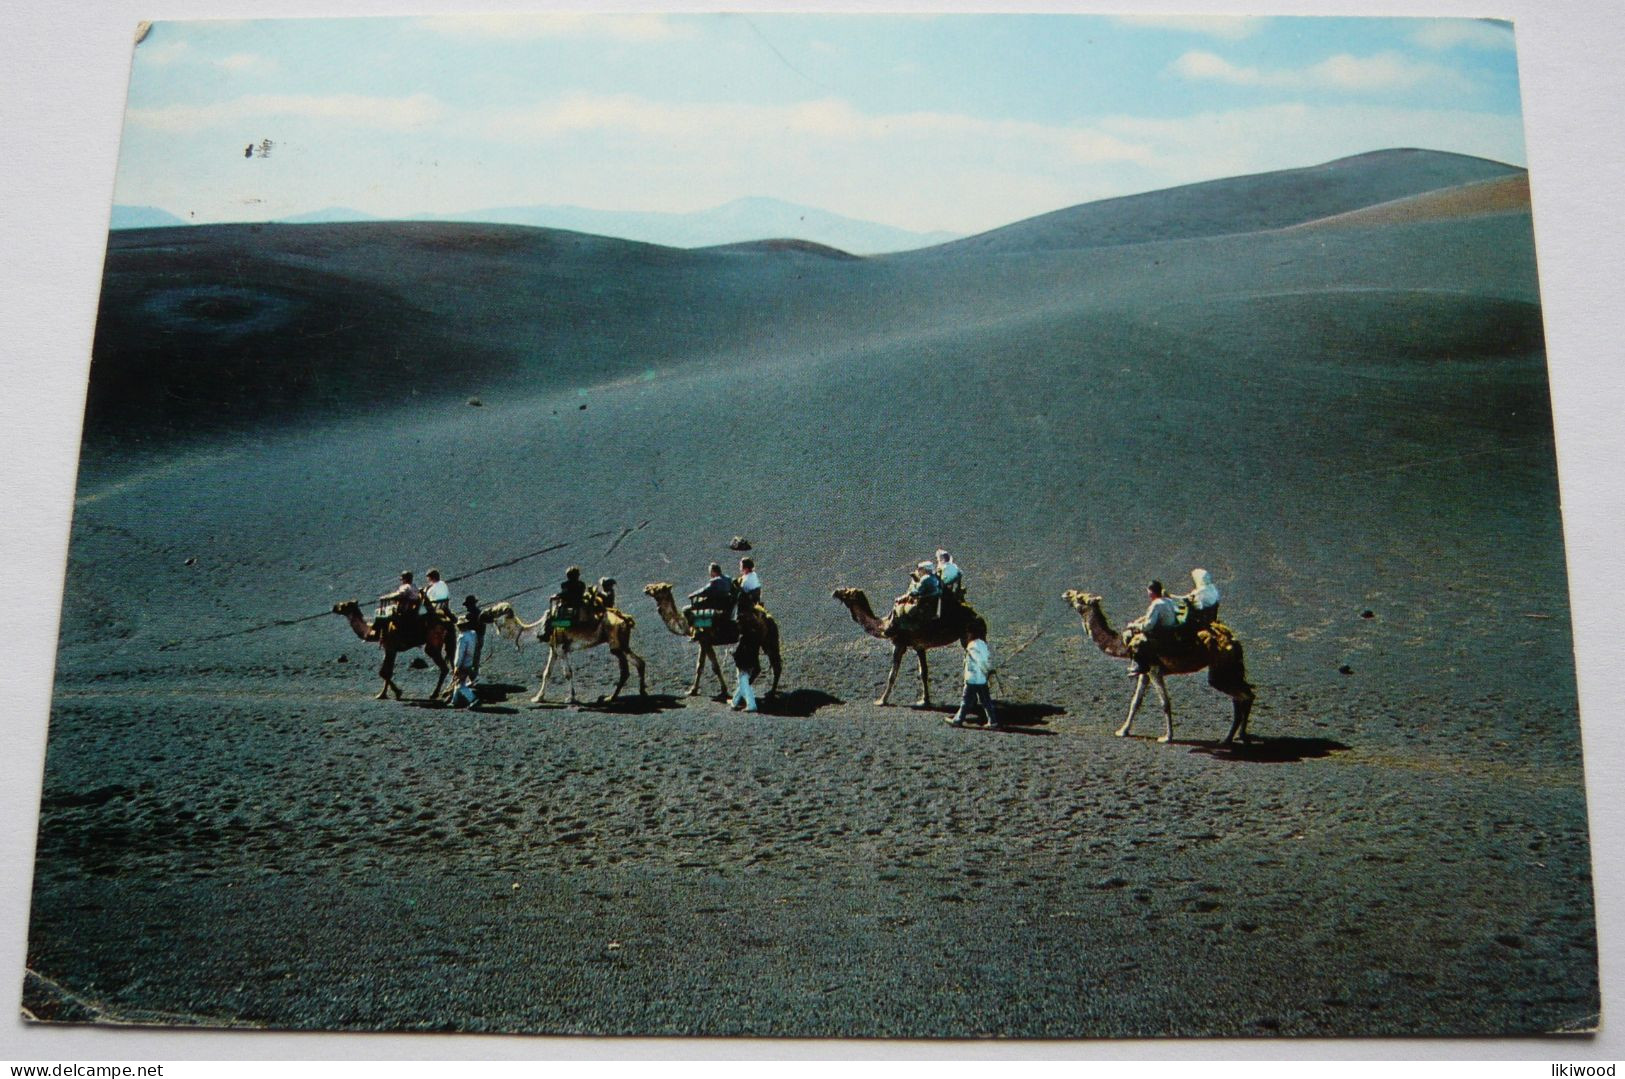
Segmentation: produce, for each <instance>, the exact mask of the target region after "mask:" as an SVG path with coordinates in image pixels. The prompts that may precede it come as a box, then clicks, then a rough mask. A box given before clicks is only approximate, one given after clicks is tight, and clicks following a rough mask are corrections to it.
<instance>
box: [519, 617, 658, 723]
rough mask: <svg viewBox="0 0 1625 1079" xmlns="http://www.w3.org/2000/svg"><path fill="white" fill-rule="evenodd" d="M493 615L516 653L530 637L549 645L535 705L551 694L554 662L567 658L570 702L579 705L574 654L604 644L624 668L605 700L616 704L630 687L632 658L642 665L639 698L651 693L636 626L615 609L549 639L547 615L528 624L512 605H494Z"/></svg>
mask: <svg viewBox="0 0 1625 1079" xmlns="http://www.w3.org/2000/svg"><path fill="white" fill-rule="evenodd" d="M489 613H490V615H491V620H492V621H493V622H494V623H496V627H497V632H498V633H500V634H502V636H503V637H505V638H506V639H508V640H510V641H512V642H513V646H514V650H515V651H518V650H519V649H520V648H521V647H523V646H524V643H525V640H526V638H533V639H536V640H539V641H544V642H545V643H546V644H547V665H546V666H544V667H543V668H542V685H541V688H540V689H538V690H537V691H536V696H534V697H532V698H531V699H530V703H532V704H541V703H542V697H543V695H545V694H546V693H547V678H548V675H549V674H550V673H551V672H552V670H553V661H554V660H555V659H558V658H560V657H563V659H564V679H565V682H566V683H567V684H568V685H569V687H570V703H571V704H575V703H577V702H576V683H575V668H574V667H572V666H571V665H570V653H571V651H572V650H574V649H577V648H583V649H585V648H596V647H597V646H599V645H601V644H607V645H609V651H610V654H611V655H613V656H614V657H615V660H616V662H618V663H619V664H620V665H621V678H620V681H618V682H616V683H615V689H614V690H613V691H612V692H611V693H610V694H609V696H607V697H604V698H601V699H602V700H605V701H612V700H614V699H615V698H616V697H618V696H620V694H621V687H622V686H624V685H626V678H627V673H628V672H627V667H626V661H627V659H628V658H630V659H631V660H632V662H633V663H636V664H637V665H638V695H639V696H644V695H645V694H646V693H647V692H648V691H647V690H646V689H645V688H644V683H643V657H642V656H640V655H638V654H637V653H636V652H634V651H632V628H633V626H635V625H636V623H635V622H634V621H633V620H632V617H631V616H630V615H628V614H624V613H623V612H621V611H620V610H618V609H616V608H614V607H611V608H609V609H608V610H607V611H605V612H604V616H603V617H602V618H595V619H591V620H587V619H577V620H576V621H575V623H574V624H573V625H570V626H555V627H554V628H553V631H552V632H551V633H549V634H547V635H546V636H545V637H544V636H543V635H542V626H543V623H545V622H546V621H547V617H546V616H545V615H544V616H542V617H541V618H538V619H537V620H536V621H534V622H526V621H524V620H522V619H521V618H520V617H519V615H518V613H517V612H515V611H514V609H513V604H511V603H496V604H492V606H491V607H490V608H489Z"/></svg>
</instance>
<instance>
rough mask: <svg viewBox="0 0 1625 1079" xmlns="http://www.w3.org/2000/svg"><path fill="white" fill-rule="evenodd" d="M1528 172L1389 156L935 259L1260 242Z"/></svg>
mask: <svg viewBox="0 0 1625 1079" xmlns="http://www.w3.org/2000/svg"><path fill="white" fill-rule="evenodd" d="M1523 172H1524V170H1523V169H1519V168H1515V167H1514V166H1511V165H1503V164H1501V163H1500V162H1498V161H1487V160H1484V159H1483V158H1477V157H1466V156H1464V155H1461V154H1445V153H1439V152H1438V151H1436V150H1382V151H1378V152H1376V153H1369V154H1361V155H1359V156H1358V157H1346V158H1340V159H1338V160H1336V161H1330V162H1327V163H1326V164H1324V165H1315V166H1313V167H1311V168H1304V169H1290V170H1287V171H1284V172H1266V173H1260V174H1258V175H1256V176H1237V177H1233V178H1230V179H1224V180H1211V181H1209V182H1207V183H1200V184H1190V185H1188V186H1185V187H1176V188H1171V189H1169V190H1166V191H1152V192H1148V193H1146V194H1142V195H1129V196H1126V197H1124V198H1117V199H1105V200H1103V201H1101V202H1091V203H1088V204H1087V205H1084V206H1074V207H1071V208H1069V209H1065V210H1056V211H1055V212H1054V213H1049V214H1044V215H1042V216H1040V217H1034V218H1031V219H1029V220H1026V221H1018V222H1017V223H1015V224H1013V225H1006V226H1005V227H1003V228H998V229H994V230H992V231H991V232H984V233H981V234H979V235H976V236H969V237H966V238H965V239H963V240H955V241H953V242H951V243H947V244H942V245H940V246H938V247H933V248H928V249H927V251H929V252H930V253H932V254H952V255H964V254H969V253H972V252H975V253H979V254H995V253H1009V252H1014V251H1048V250H1053V249H1055V248H1064V247H1110V246H1114V245H1117V244H1139V243H1148V242H1151V241H1154V240H1188V239H1194V238H1197V237H1200V236H1219V235H1225V234H1228V233H1239V232H1254V231H1257V230H1260V229H1274V228H1282V227H1284V226H1287V225H1297V224H1301V223H1303V222H1305V221H1312V220H1314V219H1316V218H1320V217H1329V216H1331V215H1332V214H1340V213H1346V212H1348V211H1350V210H1357V209H1360V208H1362V207H1365V206H1372V205H1375V204H1377V203H1380V202H1389V201H1391V200H1393V199H1398V198H1404V197H1406V196H1408V195H1415V194H1419V193H1421V192H1424V191H1436V190H1439V189H1440V188H1446V187H1455V186H1457V185H1459V184H1465V183H1471V182H1473V181H1475V180H1484V179H1491V178H1494V177H1499V176H1505V175H1508V174H1513V173H1518V174H1521V173H1523Z"/></svg>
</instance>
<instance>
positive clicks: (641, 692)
mask: <svg viewBox="0 0 1625 1079" xmlns="http://www.w3.org/2000/svg"><path fill="white" fill-rule="evenodd" d="M626 654H627V655H629V656H631V657H632V662H633V663H635V664H637V668H638V696H640V697H647V696H648V695H649V689H648V687H647V686H646V685H644V682H643V657H642V656H640V655H638V654H637V653H636V652H634V651H632V649H631V648H630V647H628V648H627V650H626Z"/></svg>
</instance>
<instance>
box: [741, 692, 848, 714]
mask: <svg viewBox="0 0 1625 1079" xmlns="http://www.w3.org/2000/svg"><path fill="white" fill-rule="evenodd" d="M845 703H846V702H845V701H843V700H841V699H840V698H839V697H836V696H833V695H832V694H829V693H825V692H824V691H823V690H821V689H792V690H790V691H789V692H788V693H774V694H771V695H764V696H761V697H758V698H756V711H757V714H758V715H764V716H782V717H784V718H787V719H808V718H810V717H811V716H812V715H813V713H815V712H817V711H818V710H819V709H820V708H828V707H829V706H830V705H832V704H845Z"/></svg>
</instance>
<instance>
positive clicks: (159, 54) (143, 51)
mask: <svg viewBox="0 0 1625 1079" xmlns="http://www.w3.org/2000/svg"><path fill="white" fill-rule="evenodd" d="M191 54H192V47H191V46H190V45H188V44H187V43H186V42H184V41H164V40H163V39H162V38H147V39H143V40H142V41H141V43H140V44H139V45H137V46H136V53H135V55H136V59H138V60H140V61H142V62H143V63H148V64H153V65H155V66H158V67H168V66H169V65H170V64H178V63H181V62H183V61H185V60H187V59H189V58H190V57H191Z"/></svg>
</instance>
